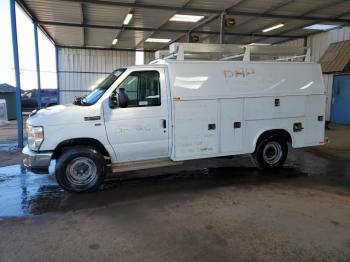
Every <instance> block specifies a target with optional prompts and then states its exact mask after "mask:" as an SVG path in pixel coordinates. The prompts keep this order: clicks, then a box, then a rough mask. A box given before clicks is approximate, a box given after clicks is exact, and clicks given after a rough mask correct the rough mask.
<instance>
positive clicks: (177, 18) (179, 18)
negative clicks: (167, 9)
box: [169, 14, 204, 23]
mask: <svg viewBox="0 0 350 262" xmlns="http://www.w3.org/2000/svg"><path fill="white" fill-rule="evenodd" d="M203 18H204V16H203V15H181V14H176V15H174V16H173V17H171V18H170V19H169V20H170V21H173V22H189V23H196V22H198V21H200V20H202V19H203Z"/></svg>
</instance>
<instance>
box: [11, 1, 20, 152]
mask: <svg viewBox="0 0 350 262" xmlns="http://www.w3.org/2000/svg"><path fill="white" fill-rule="evenodd" d="M10 14H11V31H12V50H13V64H14V67H15V80H16V109H17V141H18V147H23V120H22V104H21V78H20V71H19V56H18V40H17V23H16V3H15V0H10Z"/></svg>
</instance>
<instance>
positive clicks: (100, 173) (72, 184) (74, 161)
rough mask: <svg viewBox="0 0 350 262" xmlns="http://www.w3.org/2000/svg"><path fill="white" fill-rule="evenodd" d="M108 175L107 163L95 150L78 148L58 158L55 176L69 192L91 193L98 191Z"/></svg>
mask: <svg viewBox="0 0 350 262" xmlns="http://www.w3.org/2000/svg"><path fill="white" fill-rule="evenodd" d="M105 175H106V162H105V159H104V157H103V155H102V154H101V153H100V152H99V151H97V150H96V149H95V148H92V147H88V146H76V147H72V148H69V149H67V150H66V151H64V153H63V154H62V155H61V156H60V157H59V158H58V160H57V162H56V168H55V176H56V179H57V182H58V184H59V185H60V186H61V187H63V188H64V189H65V190H67V191H69V192H91V191H95V190H97V189H98V187H99V186H100V185H101V184H102V183H103V181H104V178H105Z"/></svg>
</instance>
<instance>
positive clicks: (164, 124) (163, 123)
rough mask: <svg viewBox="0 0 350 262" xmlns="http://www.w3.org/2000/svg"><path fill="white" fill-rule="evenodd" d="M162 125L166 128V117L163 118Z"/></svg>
mask: <svg viewBox="0 0 350 262" xmlns="http://www.w3.org/2000/svg"><path fill="white" fill-rule="evenodd" d="M162 126H163V128H164V129H165V128H166V119H162Z"/></svg>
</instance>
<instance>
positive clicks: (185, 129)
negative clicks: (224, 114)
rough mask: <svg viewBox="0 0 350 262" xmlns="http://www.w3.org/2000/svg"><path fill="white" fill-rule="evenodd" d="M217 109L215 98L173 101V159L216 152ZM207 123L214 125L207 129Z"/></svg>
mask: <svg viewBox="0 0 350 262" xmlns="http://www.w3.org/2000/svg"><path fill="white" fill-rule="evenodd" d="M217 109H218V102H217V100H197V101H176V102H174V115H175V119H174V145H175V150H174V155H173V159H176V160H184V159H190V158H193V157H196V158H199V157H205V156H210V155H215V154H217V153H218V150H219V148H218V144H219V143H218V141H219V140H218V139H219V138H218V124H219V123H218V110H217ZM209 124H213V125H215V127H213V129H211V130H209V129H210V128H209ZM214 128H215V129H214Z"/></svg>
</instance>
